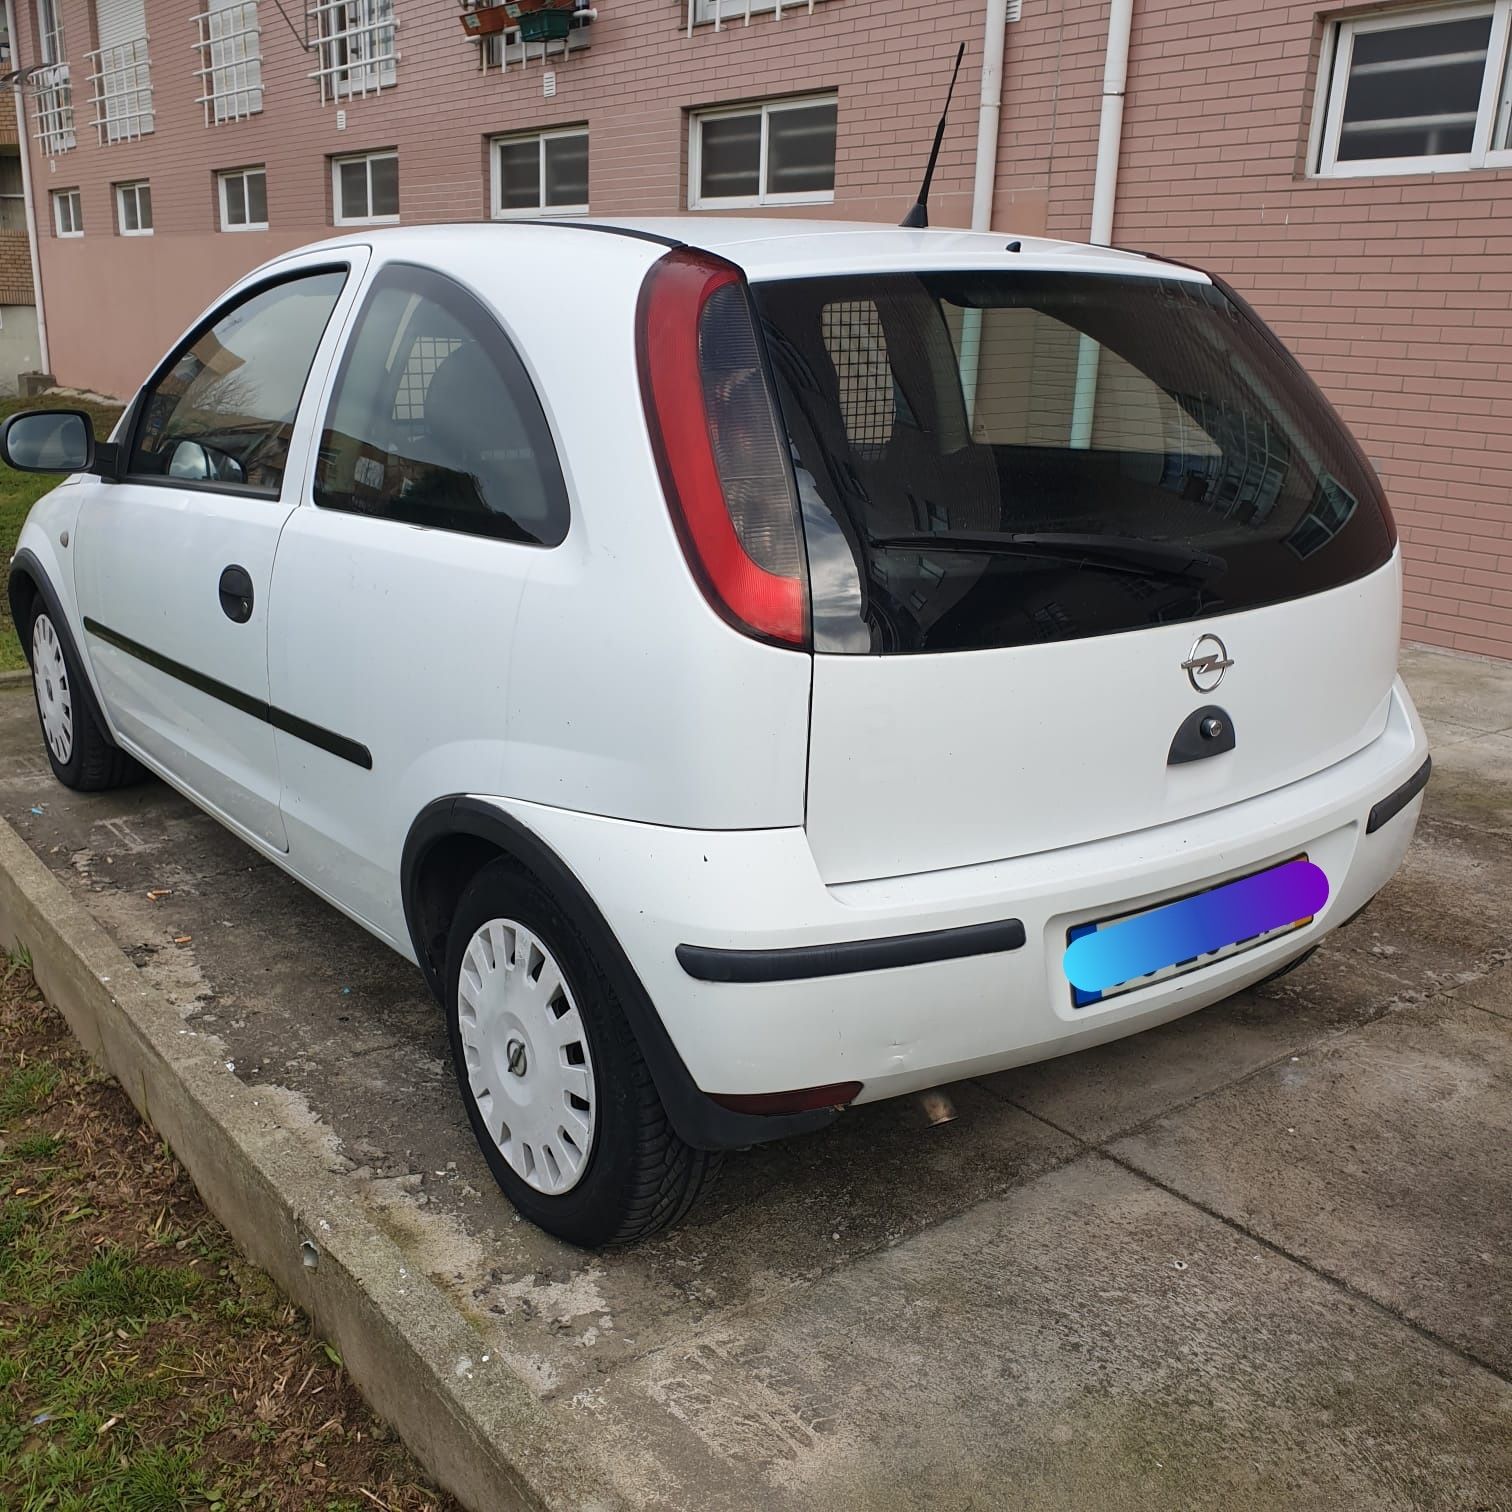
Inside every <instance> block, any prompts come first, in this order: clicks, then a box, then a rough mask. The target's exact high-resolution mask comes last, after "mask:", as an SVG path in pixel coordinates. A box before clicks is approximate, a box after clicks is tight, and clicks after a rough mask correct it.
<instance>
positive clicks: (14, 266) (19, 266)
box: [0, 230, 33, 305]
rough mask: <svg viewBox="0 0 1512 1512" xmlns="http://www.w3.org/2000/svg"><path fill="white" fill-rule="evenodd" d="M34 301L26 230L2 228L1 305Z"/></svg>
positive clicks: (0, 237) (0, 257)
mask: <svg viewBox="0 0 1512 1512" xmlns="http://www.w3.org/2000/svg"><path fill="white" fill-rule="evenodd" d="M32 302H33V295H32V274H31V249H30V248H29V247H28V246H27V242H26V232H24V231H3V230H0V305H28V304H31V303H32Z"/></svg>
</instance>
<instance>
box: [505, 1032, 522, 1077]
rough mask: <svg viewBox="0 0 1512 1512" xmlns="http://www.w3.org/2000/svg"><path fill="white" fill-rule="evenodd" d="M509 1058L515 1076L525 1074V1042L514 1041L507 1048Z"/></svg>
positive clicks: (510, 1067)
mask: <svg viewBox="0 0 1512 1512" xmlns="http://www.w3.org/2000/svg"><path fill="white" fill-rule="evenodd" d="M505 1050H506V1054H507V1055H508V1057H509V1069H510V1071H511V1073H512V1074H513V1075H515V1076H524V1074H525V1042H524V1040H517V1039H512V1040H510V1042H509V1044H508V1045H507V1046H506V1047H505Z"/></svg>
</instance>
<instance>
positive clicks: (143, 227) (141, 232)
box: [115, 181, 152, 236]
mask: <svg viewBox="0 0 1512 1512" xmlns="http://www.w3.org/2000/svg"><path fill="white" fill-rule="evenodd" d="M115 192H116V229H117V230H118V231H119V232H120V233H121V235H122V236H151V235H152V190H151V189H150V188H149V187H148V185H147V183H146V182H145V181H143V182H142V183H139V184H117V185H116V186H115Z"/></svg>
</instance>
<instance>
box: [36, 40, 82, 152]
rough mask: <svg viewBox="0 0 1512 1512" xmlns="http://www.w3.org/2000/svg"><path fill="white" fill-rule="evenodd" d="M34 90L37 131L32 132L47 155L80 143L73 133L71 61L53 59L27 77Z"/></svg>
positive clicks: (69, 148) (66, 150)
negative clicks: (62, 61) (52, 61)
mask: <svg viewBox="0 0 1512 1512" xmlns="http://www.w3.org/2000/svg"><path fill="white" fill-rule="evenodd" d="M28 83H29V85H30V87H31V88H32V89H33V90H34V91H35V95H36V101H37V104H36V109H35V112H34V119H35V121H36V131H35V132H34V133H33V135H34V136H35V137H36V140H37V141H38V142H39V143H40V144H41V147H42V151H43V152H44V153H46V154H47V156H48V157H57V155H58V154H59V153H60V152H68V151H69V150H71V149H72V148H74V147H77V146H78V144H79V143H78V138H77V137H76V136H75V135H74V105H73V84H72V82H71V81H70V79H69V75H68V64H66V63H52V64H49V65H48V66H47V67H45V68H39V69H37V70H36V72H35V73H33V74H32V76H31V78H30V80H28Z"/></svg>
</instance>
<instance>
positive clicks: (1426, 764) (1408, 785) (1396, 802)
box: [1365, 756, 1433, 835]
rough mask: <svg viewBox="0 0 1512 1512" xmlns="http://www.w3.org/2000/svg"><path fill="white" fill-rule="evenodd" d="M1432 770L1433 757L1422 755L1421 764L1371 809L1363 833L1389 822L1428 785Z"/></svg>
mask: <svg viewBox="0 0 1512 1512" xmlns="http://www.w3.org/2000/svg"><path fill="white" fill-rule="evenodd" d="M1432 771H1433V757H1431V756H1425V757H1423V764H1422V766H1420V767H1419V768H1418V769H1417V771H1415V772H1414V773H1413V774H1412V776H1410V777H1409V778H1408V779H1407V780H1406V782H1404V783H1403V784H1402V785H1401V787H1399V788H1398V789H1397V790H1396V792H1394V793H1388V794H1387V795H1386V796H1385V797H1384V798H1383V799H1381V801H1380V802H1379V803H1378V804H1376V806H1375V807H1374V808H1373V809H1371V811H1370V818H1369V819H1368V820H1366V822H1365V833H1366V834H1367V835H1373V834H1375V832H1376V831H1377V830H1378V829H1380V827H1381V826H1382V825H1383V824H1390V823H1391V821H1392V820H1393V819H1395V818H1396V816H1397V815H1398V814H1400V813H1401V812H1402V810H1403V809H1404V808H1406V807H1407V805H1408V804H1409V803H1411V802H1412V800H1413V799H1414V798H1416V797H1417V795H1418V794H1419V793H1421V792H1422V791H1423V789H1424V788H1425V787H1427V786H1428V777H1429V774H1430V773H1431V772H1432Z"/></svg>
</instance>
